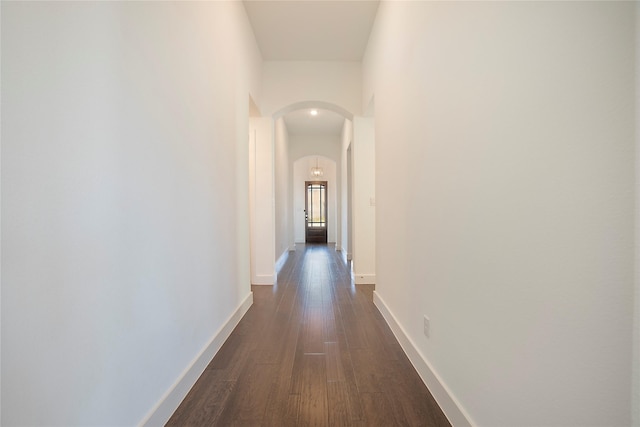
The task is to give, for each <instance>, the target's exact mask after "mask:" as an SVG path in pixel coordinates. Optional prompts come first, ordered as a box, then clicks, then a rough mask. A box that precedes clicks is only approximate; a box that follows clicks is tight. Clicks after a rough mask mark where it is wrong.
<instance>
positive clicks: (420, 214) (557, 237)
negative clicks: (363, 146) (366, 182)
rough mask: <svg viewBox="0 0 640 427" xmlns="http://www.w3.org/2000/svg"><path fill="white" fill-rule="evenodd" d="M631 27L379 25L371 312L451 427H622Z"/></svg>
mask: <svg viewBox="0 0 640 427" xmlns="http://www.w3.org/2000/svg"><path fill="white" fill-rule="evenodd" d="M634 7H635V5H634V4H633V3H628V2H627V3H624V2H614V3H611V2H498V3H495V2H464V3H455V2H383V3H381V5H380V8H379V10H378V16H377V20H376V24H375V27H374V30H373V31H374V34H373V35H372V38H371V39H370V43H369V47H368V50H367V53H366V55H365V60H364V63H363V71H364V81H365V83H364V87H365V89H364V93H363V99H365V100H368V99H370V97H371V95H372V94H375V104H376V105H375V109H376V124H375V128H376V129H375V132H376V159H377V161H376V204H377V206H376V219H377V229H376V233H377V242H376V250H377V251H378V256H377V259H378V263H377V265H376V268H377V270H376V276H377V280H376V299H377V303H378V304H379V305H380V306H381V307H383V308H386V309H388V311H387V319H391V321H392V323H393V322H394V321H395V322H397V325H398V326H399V327H398V328H396V333H399V334H400V335H404V337H405V338H406V339H404V340H403V341H404V343H405V346H406V347H407V348H409V349H410V350H411V351H410V354H411V357H412V358H413V360H414V361H417V362H415V363H417V365H418V366H419V369H420V370H421V372H423V373H424V372H425V371H424V370H423V369H422V368H423V367H427V368H429V367H430V368H431V369H432V371H433V373H435V374H437V375H438V378H439V380H440V384H437V382H438V381H437V379H435V377H430V378H431V379H430V380H429V381H430V387H431V388H432V390H436V395H437V397H438V398H439V399H440V400H441V402H445V403H446V404H445V405H444V406H445V410H446V411H447V412H448V414H449V415H450V416H452V415H453V416H454V418H455V419H456V420H457V424H458V425H464V423H465V420H464V418H465V415H466V418H467V421H471V422H474V423H475V424H476V425H487V426H495V425H509V426H518V425H548V426H559V425H581V426H586V425H618V426H622V425H629V424H630V421H631V420H630V414H631V394H630V390H631V377H632V375H631V366H632V359H631V347H632V342H631V336H632V317H633V315H632V310H633V307H632V305H633V304H632V302H633V236H634V233H633V231H632V230H633V226H634V225H633V220H634V218H633V210H634V197H633V195H634V154H633V153H634V120H635V117H634V98H633V97H634V73H633V61H632V58H633V57H634V10H633V9H634ZM423 315H428V316H429V317H430V321H431V338H430V339H427V338H426V337H425V336H424V335H423V331H422V329H423ZM392 316H393V317H394V318H392ZM420 360H422V362H421V361H420ZM633 363H634V364H635V365H636V366H637V363H638V359H637V358H636V360H635V361H634V362H633ZM426 377H428V375H426ZM440 386H444V387H446V388H447V389H448V391H449V395H448V397H449V398H450V399H448V402H447V396H445V394H446V391H445V389H444V388H442V387H440ZM455 403H457V404H458V405H459V409H460V411H457V415H456V414H454V412H456V408H455Z"/></svg>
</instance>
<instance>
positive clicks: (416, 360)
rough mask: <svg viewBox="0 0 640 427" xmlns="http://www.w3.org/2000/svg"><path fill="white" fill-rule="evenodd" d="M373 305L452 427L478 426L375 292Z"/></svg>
mask: <svg viewBox="0 0 640 427" xmlns="http://www.w3.org/2000/svg"><path fill="white" fill-rule="evenodd" d="M373 303H374V304H375V305H376V307H378V310H380V313H381V314H382V316H383V317H384V319H385V320H386V321H387V324H388V325H389V327H390V328H391V330H392V331H393V334H394V335H395V337H396V339H397V340H398V342H399V343H400V345H401V346H402V349H403V350H404V352H405V353H406V354H407V357H408V358H409V360H410V361H411V364H412V365H413V367H414V368H416V371H418V375H420V378H422V381H423V382H424V384H425V385H426V386H427V388H428V389H429V391H430V392H431V394H432V395H433V397H434V399H436V402H438V405H440V408H441V409H442V412H444V414H445V415H446V417H447V419H448V420H449V422H450V423H451V425H452V426H455V427H463V426H464V427H473V426H475V425H476V424H475V423H474V422H473V420H472V419H471V417H470V416H469V414H468V413H467V412H466V411H465V410H464V408H463V407H462V405H461V404H460V402H459V401H458V400H457V399H456V398H455V396H454V395H453V393H451V390H450V389H449V387H447V385H446V384H445V383H444V381H442V379H441V378H440V376H439V375H438V373H437V372H436V371H435V370H434V369H433V367H432V366H431V364H430V363H429V362H428V361H427V359H426V358H425V357H424V355H423V354H422V352H420V350H418V347H416V345H415V344H414V343H413V341H412V340H411V338H409V336H408V335H407V334H406V332H405V331H404V329H403V328H402V326H400V324H399V323H398V321H397V319H396V317H395V316H394V315H393V314H392V313H391V310H389V307H387V305H386V304H385V302H384V301H383V300H382V298H380V295H379V294H378V293H377V292H376V291H373Z"/></svg>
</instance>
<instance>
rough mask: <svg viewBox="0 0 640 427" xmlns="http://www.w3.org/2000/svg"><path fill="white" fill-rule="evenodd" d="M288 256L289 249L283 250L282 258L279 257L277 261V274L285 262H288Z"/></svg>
mask: <svg viewBox="0 0 640 427" xmlns="http://www.w3.org/2000/svg"><path fill="white" fill-rule="evenodd" d="M287 258H289V250H288V249H287V250H285V251H284V252H282V255H280V258H278V261H276V274H278V272H279V271H280V270H281V269H282V267H283V266H284V263H285V262H287Z"/></svg>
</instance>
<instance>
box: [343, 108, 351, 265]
mask: <svg viewBox="0 0 640 427" xmlns="http://www.w3.org/2000/svg"><path fill="white" fill-rule="evenodd" d="M352 139H353V122H352V121H351V120H349V119H345V120H344V125H343V126H342V133H341V135H340V171H341V175H342V179H341V180H340V189H341V194H340V195H341V197H340V199H341V209H340V217H341V221H340V226H341V230H342V232H341V234H340V240H341V247H340V250H342V252H343V254H344V257H345V258H348V259H351V246H352V245H351V244H350V243H349V227H350V225H349V224H350V223H351V221H350V217H351V214H350V212H349V209H350V204H349V201H350V196H349V195H350V194H351V184H350V174H349V172H350V168H349V166H348V165H349V162H350V160H351V156H350V155H349V154H348V153H349V147H350V145H351V141H352Z"/></svg>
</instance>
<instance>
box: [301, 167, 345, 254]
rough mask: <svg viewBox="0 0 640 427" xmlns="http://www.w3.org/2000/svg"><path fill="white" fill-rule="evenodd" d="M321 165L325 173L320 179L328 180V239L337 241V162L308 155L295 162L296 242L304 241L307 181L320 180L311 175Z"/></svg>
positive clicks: (331, 241)
mask: <svg viewBox="0 0 640 427" xmlns="http://www.w3.org/2000/svg"><path fill="white" fill-rule="evenodd" d="M316 162H317V164H318V166H320V167H321V168H322V169H323V171H324V175H323V176H322V178H320V179H319V180H321V181H327V241H328V242H329V243H335V242H336V231H337V229H338V228H339V223H338V221H337V218H338V216H337V212H338V203H337V202H338V199H339V196H338V185H337V183H338V182H339V181H338V178H337V173H336V172H337V171H336V169H337V165H336V162H335V161H333V160H331V159H328V158H326V157H323V156H308V157H303V158H301V159H297V160H296V161H294V162H293V175H292V176H293V194H292V199H293V213H292V218H293V231H294V237H295V242H296V243H304V241H305V229H304V224H305V221H304V216H305V213H304V209H305V187H304V185H305V181H315V180H318V179H317V178H314V177H312V176H311V173H310V172H311V168H312V167H314V166H315V165H316Z"/></svg>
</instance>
